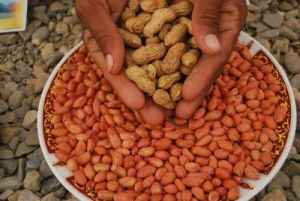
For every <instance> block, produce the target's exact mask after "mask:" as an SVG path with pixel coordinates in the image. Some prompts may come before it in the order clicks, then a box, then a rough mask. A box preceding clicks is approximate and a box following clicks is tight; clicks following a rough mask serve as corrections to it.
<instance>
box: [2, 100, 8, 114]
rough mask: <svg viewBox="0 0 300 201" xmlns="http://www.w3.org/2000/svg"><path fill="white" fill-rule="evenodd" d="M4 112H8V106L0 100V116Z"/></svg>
mask: <svg viewBox="0 0 300 201" xmlns="http://www.w3.org/2000/svg"><path fill="white" fill-rule="evenodd" d="M6 110H8V104H7V103H6V102H5V101H4V100H3V99H2V98H0V114H1V113H3V112H6Z"/></svg>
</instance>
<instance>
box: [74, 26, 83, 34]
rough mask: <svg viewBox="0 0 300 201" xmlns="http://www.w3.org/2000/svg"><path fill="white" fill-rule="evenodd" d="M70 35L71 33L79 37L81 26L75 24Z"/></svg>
mask: <svg viewBox="0 0 300 201" xmlns="http://www.w3.org/2000/svg"><path fill="white" fill-rule="evenodd" d="M72 33H73V34H74V35H75V36H80V35H81V33H82V28H81V25H80V24H75V25H74V26H73V27H72Z"/></svg>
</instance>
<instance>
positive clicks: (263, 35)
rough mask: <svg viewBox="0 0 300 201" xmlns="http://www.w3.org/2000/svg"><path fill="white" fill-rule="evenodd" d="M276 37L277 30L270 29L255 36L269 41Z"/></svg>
mask: <svg viewBox="0 0 300 201" xmlns="http://www.w3.org/2000/svg"><path fill="white" fill-rule="evenodd" d="M278 35H279V31H278V30H277V29H270V30H266V31H263V32H261V33H259V34H257V38H265V39H269V38H274V37H276V36H278Z"/></svg>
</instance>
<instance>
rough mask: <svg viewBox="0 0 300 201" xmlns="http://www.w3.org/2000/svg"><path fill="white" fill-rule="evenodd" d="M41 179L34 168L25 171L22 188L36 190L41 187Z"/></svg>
mask: <svg viewBox="0 0 300 201" xmlns="http://www.w3.org/2000/svg"><path fill="white" fill-rule="evenodd" d="M41 181H42V176H41V175H40V173H39V172H38V171H36V170H31V171H29V172H27V174H26V176H25V179H24V188H26V189H28V190H30V191H32V192H37V191H39V190H40V189H41Z"/></svg>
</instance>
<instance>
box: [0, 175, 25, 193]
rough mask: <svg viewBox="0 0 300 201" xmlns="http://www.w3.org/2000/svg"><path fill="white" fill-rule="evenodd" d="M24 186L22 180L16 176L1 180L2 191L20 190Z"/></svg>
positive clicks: (0, 188) (0, 189) (0, 187)
mask: <svg viewBox="0 0 300 201" xmlns="http://www.w3.org/2000/svg"><path fill="white" fill-rule="evenodd" d="M21 186H22V182H21V181H20V180H19V179H18V178H17V177H15V176H12V177H5V178H3V179H1V180H0V191H1V192H3V191H6V190H8V189H12V190H18V189H19V188H20V187H21Z"/></svg>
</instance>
